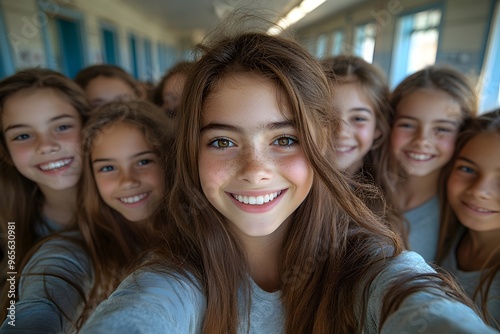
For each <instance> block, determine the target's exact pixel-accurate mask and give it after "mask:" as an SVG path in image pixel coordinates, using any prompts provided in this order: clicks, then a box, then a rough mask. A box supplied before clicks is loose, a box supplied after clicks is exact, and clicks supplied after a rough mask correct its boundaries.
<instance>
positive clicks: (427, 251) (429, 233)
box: [404, 196, 440, 261]
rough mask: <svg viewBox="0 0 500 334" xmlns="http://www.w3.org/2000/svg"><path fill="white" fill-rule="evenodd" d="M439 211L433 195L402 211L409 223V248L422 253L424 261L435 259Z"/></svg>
mask: <svg viewBox="0 0 500 334" xmlns="http://www.w3.org/2000/svg"><path fill="white" fill-rule="evenodd" d="M439 212H440V210H439V200H438V197H437V196H434V197H432V198H431V199H430V200H428V201H427V202H425V203H423V204H422V205H420V206H418V207H416V208H414V209H411V210H408V211H406V212H405V213H404V217H405V218H406V220H407V221H408V222H409V224H410V233H409V236H408V240H409V243H410V245H409V249H410V250H412V251H414V252H417V253H419V254H420V255H422V257H423V258H424V259H425V261H435V260H436V252H437V244H438V238H439V220H440V217H439Z"/></svg>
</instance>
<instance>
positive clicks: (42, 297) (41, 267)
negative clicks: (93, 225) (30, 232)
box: [0, 232, 93, 333]
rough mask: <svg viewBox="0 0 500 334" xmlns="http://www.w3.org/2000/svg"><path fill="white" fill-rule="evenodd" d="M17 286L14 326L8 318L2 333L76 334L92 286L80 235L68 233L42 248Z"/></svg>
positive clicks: (49, 241) (89, 265)
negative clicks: (76, 326) (71, 333)
mask: <svg viewBox="0 0 500 334" xmlns="http://www.w3.org/2000/svg"><path fill="white" fill-rule="evenodd" d="M66 237H67V238H66ZM17 283H18V284H19V286H18V301H17V302H16V303H15V322H14V323H12V318H9V317H7V319H6V320H5V321H4V323H3V324H2V327H1V328H0V332H1V333H11V332H15V333H61V332H64V333H70V332H74V331H75V327H74V323H75V322H76V320H77V319H78V318H79V316H80V312H81V311H82V309H83V306H84V303H85V300H86V296H87V294H88V292H89V291H90V289H91V288H92V284H93V275H92V264H91V261H90V259H89V257H88V255H87V252H86V251H85V250H84V249H83V248H82V245H81V244H80V242H79V234H78V233H76V232H69V233H67V234H64V237H56V238H52V239H50V240H48V241H46V242H45V243H44V244H42V246H40V248H39V249H38V250H37V251H36V252H35V254H33V256H32V257H31V259H30V260H29V261H28V263H27V264H26V266H25V267H24V268H23V271H22V275H21V278H20V280H19V282H17ZM12 324H15V326H12Z"/></svg>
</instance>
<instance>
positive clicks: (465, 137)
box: [436, 109, 500, 326]
mask: <svg viewBox="0 0 500 334" xmlns="http://www.w3.org/2000/svg"><path fill="white" fill-rule="evenodd" d="M483 133H496V134H500V109H498V110H496V111H492V112H489V113H486V114H483V115H481V116H480V117H478V118H476V119H474V120H473V121H472V123H471V124H470V125H469V126H468V127H467V128H466V129H465V131H463V132H462V134H461V135H460V136H459V138H458V139H457V143H456V147H455V152H454V154H453V157H452V158H451V160H450V161H449V162H448V164H447V165H446V166H445V167H444V169H443V172H442V173H441V175H440V179H439V190H440V191H439V198H440V207H441V225H440V235H439V243H438V252H437V258H436V260H437V263H438V264H440V263H442V262H443V260H444V258H445V257H446V256H447V254H449V252H454V251H455V250H453V249H451V248H452V245H453V242H454V241H455V240H456V238H457V237H458V234H459V231H460V226H461V224H460V221H459V220H458V217H457V215H456V214H455V212H454V211H453V209H452V208H451V206H450V204H449V203H448V193H447V186H446V184H447V182H448V178H449V176H450V174H451V172H452V170H453V167H454V165H455V161H456V159H457V157H458V156H459V154H460V152H461V151H462V149H463V148H464V147H465V145H466V144H467V143H468V142H469V141H470V140H471V139H473V138H474V137H476V136H477V135H479V134H483ZM499 271H500V246H498V247H497V248H496V249H495V251H494V252H492V254H491V256H490V257H489V259H488V260H487V261H486V262H485V263H484V265H483V268H482V269H481V279H480V282H479V284H478V286H477V287H476V289H475V290H474V293H473V295H472V299H474V300H476V299H477V298H478V297H480V299H481V305H480V309H481V312H482V313H483V314H484V318H485V319H486V321H487V322H489V321H490V319H492V317H490V316H489V312H488V308H487V302H488V292H489V290H490V287H491V284H492V282H493V280H494V278H495V276H496V274H497V273H498V272H499ZM489 323H490V322H489ZM490 324H491V323H490ZM496 326H498V323H497V324H496Z"/></svg>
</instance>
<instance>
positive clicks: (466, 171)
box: [458, 166, 474, 174]
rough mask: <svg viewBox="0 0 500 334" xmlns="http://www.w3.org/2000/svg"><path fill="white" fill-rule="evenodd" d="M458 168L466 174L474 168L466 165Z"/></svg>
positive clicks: (472, 171)
mask: <svg viewBox="0 0 500 334" xmlns="http://www.w3.org/2000/svg"><path fill="white" fill-rule="evenodd" d="M458 170H459V171H461V172H464V173H466V174H472V173H474V169H472V168H470V167H467V166H459V167H458Z"/></svg>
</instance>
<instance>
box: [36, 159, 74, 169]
mask: <svg viewBox="0 0 500 334" xmlns="http://www.w3.org/2000/svg"><path fill="white" fill-rule="evenodd" d="M72 161H73V159H72V158H67V159H61V160H58V161H52V162H49V163H46V164H41V165H38V168H40V169H41V170H43V171H44V172H48V171H52V170H56V169H60V168H63V167H66V166H67V165H69V164H70V163H71V162H72Z"/></svg>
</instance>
